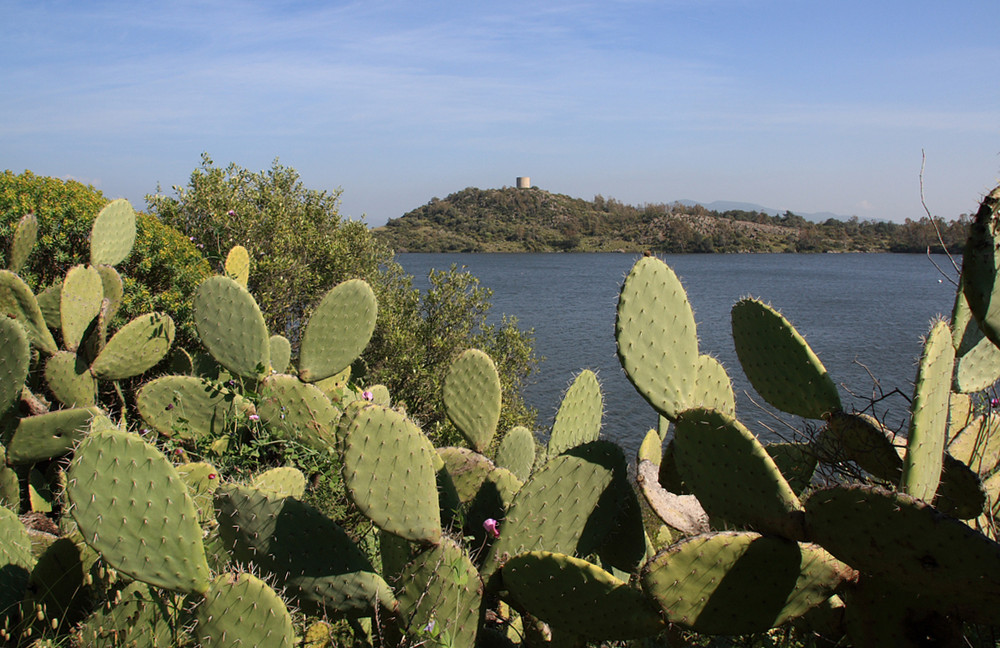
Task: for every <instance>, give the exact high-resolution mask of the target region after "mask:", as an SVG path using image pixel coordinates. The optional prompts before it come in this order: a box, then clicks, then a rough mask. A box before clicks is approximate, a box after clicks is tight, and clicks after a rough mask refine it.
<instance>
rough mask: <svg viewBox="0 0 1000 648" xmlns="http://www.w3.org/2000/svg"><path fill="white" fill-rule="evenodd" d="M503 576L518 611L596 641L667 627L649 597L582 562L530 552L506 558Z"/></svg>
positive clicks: (642, 634) (641, 634) (647, 633)
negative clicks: (519, 609)
mask: <svg viewBox="0 0 1000 648" xmlns="http://www.w3.org/2000/svg"><path fill="white" fill-rule="evenodd" d="M502 573H503V583H504V587H505V588H507V589H508V590H509V592H510V596H511V597H512V598H513V600H514V601H516V602H517V603H518V604H519V605H520V607H521V609H524V610H530V611H531V614H532V615H534V616H536V617H538V618H539V619H541V620H542V621H545V622H546V623H548V624H549V625H551V626H552V627H554V628H557V629H563V628H565V629H567V630H570V631H572V632H573V633H574V634H577V635H580V636H582V637H586V638H587V639H591V640H598V641H599V640H608V639H637V638H640V637H648V636H652V635H655V634H657V633H658V632H660V631H661V630H663V629H664V628H666V623H665V622H664V619H663V617H662V616H661V613H660V610H659V608H658V606H657V605H656V604H655V603H654V601H653V600H652V599H650V598H649V597H647V596H646V595H645V594H644V593H643V592H642V591H640V590H638V589H636V588H633V587H631V586H629V584H628V583H627V582H625V581H622V580H620V579H619V578H616V577H615V576H614V575H612V574H611V573H609V572H607V571H605V570H603V569H601V568H600V567H598V566H596V565H592V564H590V563H588V562H587V561H585V560H581V559H579V558H574V557H572V556H567V555H565V554H558V553H552V552H548V551H532V552H527V553H522V554H519V555H517V556H514V557H513V558H511V559H510V560H508V561H507V562H506V563H504V566H503V570H502Z"/></svg>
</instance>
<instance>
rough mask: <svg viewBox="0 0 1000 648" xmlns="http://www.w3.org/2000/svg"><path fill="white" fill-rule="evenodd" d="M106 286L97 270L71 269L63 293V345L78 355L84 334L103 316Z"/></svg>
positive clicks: (86, 267)
mask: <svg viewBox="0 0 1000 648" xmlns="http://www.w3.org/2000/svg"><path fill="white" fill-rule="evenodd" d="M103 301H104V284H103V283H102V282H101V273H99V272H98V271H97V268H94V267H93V266H83V265H78V266H74V267H72V268H70V269H69V272H67V273H66V278H65V279H63V286H62V291H61V292H60V293H59V316H60V318H61V319H62V335H63V345H64V346H65V347H66V348H67V349H69V350H70V351H76V350H77V349H78V348H79V347H80V345H81V344H82V343H83V336H84V333H86V332H87V329H88V328H90V325H91V322H93V321H94V319H96V318H97V316H98V315H99V314H100V312H101V306H102V305H103Z"/></svg>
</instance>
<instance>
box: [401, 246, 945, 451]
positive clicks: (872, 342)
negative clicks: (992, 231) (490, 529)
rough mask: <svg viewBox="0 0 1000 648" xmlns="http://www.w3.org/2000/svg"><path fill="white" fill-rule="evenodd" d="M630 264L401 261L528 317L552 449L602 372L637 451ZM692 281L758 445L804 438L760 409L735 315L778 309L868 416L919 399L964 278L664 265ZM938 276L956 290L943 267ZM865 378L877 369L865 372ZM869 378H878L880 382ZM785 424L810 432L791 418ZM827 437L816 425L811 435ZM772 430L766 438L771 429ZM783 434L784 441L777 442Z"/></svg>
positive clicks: (610, 430)
mask: <svg viewBox="0 0 1000 648" xmlns="http://www.w3.org/2000/svg"><path fill="white" fill-rule="evenodd" d="M637 258H638V257H637V256H636V255H631V254H400V255H397V257H396V259H397V260H398V261H399V263H400V264H401V265H402V266H403V268H405V269H406V271H407V272H409V273H411V274H413V275H414V277H415V282H414V283H415V286H416V287H418V288H420V289H425V288H426V287H427V285H428V282H427V280H426V277H427V273H428V271H429V270H430V269H432V268H435V269H446V268H448V267H449V266H450V265H451V264H457V265H458V266H464V267H465V269H466V270H468V271H469V272H471V273H472V274H473V275H475V276H476V277H478V278H479V279H480V282H481V284H482V285H483V286H486V287H489V288H491V289H492V290H493V312H492V317H493V318H496V319H498V318H499V316H500V314H501V313H506V314H508V315H514V316H516V317H517V318H518V320H519V324H520V326H521V328H522V329H534V334H535V349H536V352H537V354H538V355H539V356H542V357H544V360H543V362H542V363H541V365H540V366H539V370H538V372H537V374H535V375H534V376H533V377H532V378H531V379H530V384H529V385H528V387H527V389H526V391H525V397H526V400H527V401H528V403H529V404H530V405H532V406H533V407H535V408H536V409H537V410H538V413H539V427H540V429H539V430H538V431H537V434H538V435H539V436H540V437H541V438H543V439H544V438H546V437H547V431H548V428H549V427H550V426H551V423H552V419H553V417H554V415H555V413H556V410H557V409H558V407H559V403H560V401H561V399H562V395H563V392H564V391H565V389H566V388H567V387H568V386H569V384H570V382H572V379H573V378H574V376H575V375H576V374H577V373H578V372H579V371H580V370H582V369H592V370H594V371H595V372H597V374H598V377H599V378H600V380H601V385H602V389H603V392H604V409H605V415H604V423H603V427H602V437H604V438H609V439H611V440H614V441H617V442H619V443H620V444H622V445H623V446H624V447H625V448H626V449H627V450H629V451H632V450H634V449H636V448H637V447H638V444H639V443H640V442H641V440H642V438H643V436H644V434H645V432H646V431H647V430H648V429H649V428H651V427H655V426H656V421H657V415H656V412H655V411H654V410H653V409H652V408H650V407H649V405H648V404H646V402H645V401H644V400H643V399H642V397H641V396H639V395H638V393H637V392H636V391H635V389H634V388H633V387H632V385H631V383H629V382H628V379H627V378H626V377H625V374H624V372H623V371H622V369H621V366H620V365H619V363H618V357H617V355H616V351H615V338H614V323H615V308H616V306H617V301H618V291H619V289H620V287H621V284H622V282H623V280H624V278H625V275H626V274H627V273H628V271H629V269H630V268H631V267H632V265H633V264H634V263H635V261H636V260H637ZM660 258H662V259H663V260H664V261H666V262H667V264H669V265H670V266H671V267H672V268H673V269H674V272H676V273H677V275H678V276H679V277H680V279H681V281H682V283H683V284H684V287H685V289H686V290H687V294H688V299H689V301H690V302H691V305H692V307H693V308H694V312H695V318H696V320H697V322H698V337H699V349H700V351H701V353H710V354H712V355H714V356H715V357H716V358H718V359H719V360H720V361H721V362H722V364H723V366H725V367H726V369H727V371H728V372H729V375H730V377H731V379H732V381H733V388H734V390H735V392H736V395H737V416H738V418H739V419H740V420H741V421H742V422H743V423H744V424H746V425H747V426H748V427H749V428H750V429H751V430H753V431H754V432H755V433H756V434H758V435H759V436H761V437H762V438H765V439H767V440H775V438H776V436H777V435H776V433H775V432H777V433H778V434H780V435H784V436H786V437H789V438H790V437H792V436H793V433H792V432H791V431H790V430H789V429H788V428H786V427H784V426H783V425H782V424H781V423H780V422H778V421H777V420H775V419H774V418H773V416H772V415H771V414H769V413H768V411H766V410H762V409H761V408H760V407H759V406H758V405H756V404H755V402H754V401H756V403H763V400H762V399H760V398H759V397H758V396H757V395H756V394H755V393H754V392H753V390H752V388H751V387H750V384H749V382H748V381H747V380H746V377H745V376H744V375H743V372H742V370H741V368H740V365H739V361H738V360H737V358H736V351H735V349H734V347H733V341H732V333H731V325H730V316H729V311H730V308H731V307H732V305H733V304H734V303H735V302H736V301H737V300H739V299H740V298H742V297H745V296H747V295H750V296H753V297H757V298H760V299H762V300H764V301H765V302H767V303H770V305H771V306H773V307H774V308H776V309H778V310H779V311H780V312H781V313H782V314H783V315H784V316H785V317H786V318H787V319H788V320H789V321H791V322H792V324H793V325H794V326H795V327H796V329H797V330H798V331H799V333H801V334H802V335H803V336H804V337H805V338H806V340H807V341H808V342H809V344H810V346H811V347H812V348H813V350H814V351H815V352H816V354H817V355H818V356H819V358H820V360H822V361H823V363H824V364H825V366H826V368H827V370H828V371H829V373H830V375H831V377H832V378H833V380H834V382H836V383H837V384H838V385H839V386H840V391H841V398H842V399H843V400H844V403H845V407H846V408H850V407H852V406H853V407H856V408H857V409H861V408H863V407H865V406H866V405H867V402H868V399H870V397H871V396H872V395H873V393H877V392H878V389H877V388H876V387H875V386H874V382H873V377H874V378H875V379H877V380H878V382H879V384H880V386H881V390H882V392H885V393H889V392H891V391H892V390H893V389H899V390H900V391H902V392H903V393H905V394H906V395H907V396H910V395H911V394H912V389H913V387H912V384H913V380H914V377H915V375H916V363H917V361H918V360H919V357H920V352H921V336H923V335H924V334H926V333H927V331H928V330H929V328H930V323H931V321H932V319H933V318H934V317H936V316H938V315H943V316H945V317H947V316H948V315H950V312H951V308H952V302H953V300H954V297H955V287H954V285H953V284H952V283H951V282H950V281H949V279H948V277H950V278H954V277H955V276H956V273H955V271H954V270H953V269H952V268H951V266H950V264H949V262H948V260H947V258H945V257H939V256H935V257H934V263H932V262H931V260H929V259H928V257H927V256H925V255H907V254H726V255H711V254H708V255H662V256H661V257H660ZM935 263H937V264H938V265H939V266H940V267H941V268H942V269H943V270H945V271H946V273H947V277H944V276H943V275H942V273H941V272H940V271H939V270H938V269H937V268H936V267H935V265H934V264H935ZM865 367H867V369H866V368H865ZM869 371H870V374H869ZM907 407H908V403H907V401H906V399H905V398H904V397H903V396H900V395H898V394H897V395H891V396H889V397H888V398H886V399H885V400H883V401H881V402H880V403H879V404H878V406H877V412H878V413H879V414H883V413H886V412H887V413H888V417H887V422H888V423H890V424H892V425H902V423H903V421H905V418H906V408H907ZM781 417H782V419H784V420H785V421H786V422H788V423H790V424H791V425H792V426H793V427H795V428H798V429H802V427H803V422H802V421H801V420H796V419H795V417H792V416H789V415H781ZM812 423H813V424H815V422H812ZM765 426H766V427H765ZM772 430H774V431H772Z"/></svg>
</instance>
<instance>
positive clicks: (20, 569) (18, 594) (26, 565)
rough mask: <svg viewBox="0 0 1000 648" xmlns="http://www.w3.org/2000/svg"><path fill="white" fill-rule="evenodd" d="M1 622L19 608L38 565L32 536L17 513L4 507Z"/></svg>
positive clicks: (0, 519)
mask: <svg viewBox="0 0 1000 648" xmlns="http://www.w3.org/2000/svg"><path fill="white" fill-rule="evenodd" d="M0 565H3V566H4V567H3V569H0V624H2V623H3V620H4V619H5V618H7V617H8V615H10V614H13V613H14V612H16V608H17V605H18V603H19V602H20V601H21V598H22V596H23V595H24V592H25V588H26V587H27V586H28V578H29V575H30V574H31V570H32V569H33V568H34V566H35V558H34V556H32V554H31V538H30V537H28V530H27V529H26V528H25V527H24V525H23V524H21V521H20V520H19V519H18V518H17V515H16V514H15V513H14V512H13V511H11V510H9V509H6V508H2V507H0Z"/></svg>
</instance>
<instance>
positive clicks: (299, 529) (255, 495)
mask: <svg viewBox="0 0 1000 648" xmlns="http://www.w3.org/2000/svg"><path fill="white" fill-rule="evenodd" d="M215 505H216V510H217V512H218V515H217V519H218V521H219V534H220V536H221V537H222V539H223V542H224V544H225V546H226V548H227V549H228V550H230V551H231V552H232V555H233V558H234V559H235V560H237V561H240V562H244V563H250V562H252V563H254V564H255V565H257V566H258V567H259V568H260V569H261V570H262V571H263V572H264V573H267V574H270V575H272V576H273V577H274V578H275V579H277V585H278V586H280V587H283V588H284V589H285V592H286V593H287V594H288V595H289V596H291V597H292V598H293V599H294V600H295V601H296V603H297V604H298V605H299V606H301V607H303V608H304V609H306V610H307V611H309V612H316V613H319V612H325V613H330V614H333V613H338V612H343V613H348V614H352V615H370V614H372V613H373V612H374V610H375V609H376V608H377V607H379V606H381V607H382V608H383V609H385V610H391V609H392V607H393V604H394V603H395V597H394V596H393V594H392V592H391V591H390V590H389V586H388V585H386V583H385V581H383V580H382V578H381V577H380V576H379V575H378V574H377V573H375V571H374V569H373V568H372V565H371V563H370V562H369V561H368V558H367V557H365V555H364V553H363V552H362V551H361V550H360V549H359V548H358V547H357V546H356V545H355V544H354V542H352V541H351V539H350V537H349V536H348V535H347V533H346V532H345V531H344V530H343V529H342V528H340V527H339V526H338V525H337V524H336V523H335V522H333V521H332V520H330V519H329V518H327V517H326V516H325V515H323V514H322V513H321V512H320V511H317V510H316V509H314V508H313V507H311V506H309V505H307V504H304V503H302V502H299V501H298V500H295V499H292V498H272V497H268V496H267V495H265V494H264V493H261V492H259V491H256V490H254V489H250V488H244V487H240V486H233V485H228V484H226V485H223V486H220V487H219V489H218V490H217V491H216V493H215ZM317 538H322V542H317Z"/></svg>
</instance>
